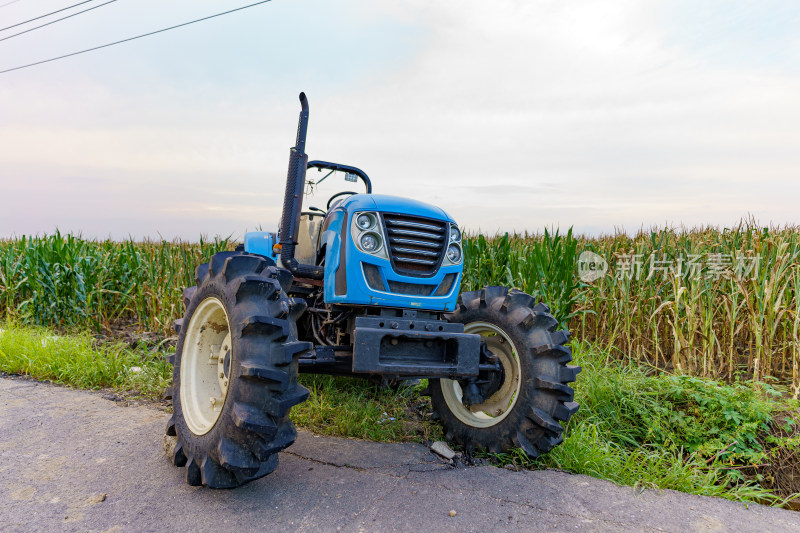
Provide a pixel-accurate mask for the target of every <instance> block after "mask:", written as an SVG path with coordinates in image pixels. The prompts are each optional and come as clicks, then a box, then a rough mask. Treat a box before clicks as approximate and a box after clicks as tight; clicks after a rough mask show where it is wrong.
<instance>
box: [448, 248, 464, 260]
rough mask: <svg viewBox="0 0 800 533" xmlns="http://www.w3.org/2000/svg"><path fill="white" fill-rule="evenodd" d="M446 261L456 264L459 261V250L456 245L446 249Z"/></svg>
mask: <svg viewBox="0 0 800 533" xmlns="http://www.w3.org/2000/svg"><path fill="white" fill-rule="evenodd" d="M447 259H448V260H449V261H450V262H451V263H458V262H459V261H461V248H460V247H459V246H458V245H457V244H451V245H450V247H449V248H447Z"/></svg>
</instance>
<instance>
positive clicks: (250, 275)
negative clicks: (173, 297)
mask: <svg viewBox="0 0 800 533" xmlns="http://www.w3.org/2000/svg"><path fill="white" fill-rule="evenodd" d="M195 277H196V282H197V286H196V287H190V288H188V289H186V290H185V291H184V293H183V302H184V305H185V306H186V314H185V316H184V318H183V319H181V320H177V321H176V322H175V329H176V331H178V334H179V336H178V346H177V350H176V353H175V356H174V360H173V361H172V362H173V364H174V370H173V374H172V379H173V388H172V406H173V415H172V418H170V420H169V423H168V425H167V437H166V438H170V437H173V445H172V446H169V447H168V452H167V453H168V454H169V455H170V459H172V462H173V463H174V464H175V465H176V466H179V467H183V466H185V467H186V482H187V483H189V484H190V485H207V486H208V487H212V488H233V487H237V486H239V485H242V484H244V483H247V482H248V481H252V480H254V479H257V478H260V477H262V476H265V475H267V474H269V473H270V472H272V471H273V470H275V468H276V467H277V465H278V455H277V454H278V452H279V451H280V450H282V449H284V448H286V447H287V446H289V445H290V444H292V443H293V442H294V440H295V438H296V436H297V431H296V430H295V428H294V425H293V424H292V422H291V420H290V419H289V410H290V409H291V408H292V406H294V405H296V404H298V403H300V402H302V401H304V400H305V399H306V398H307V397H308V390H307V389H305V388H304V387H302V386H301V385H298V384H297V364H298V363H297V359H298V357H299V355H300V354H301V353H302V352H304V351H306V350H308V349H309V348H310V347H311V345H310V344H309V343H306V342H298V341H297V328H296V325H295V322H296V319H297V316H298V315H299V314H300V313H302V312H303V311H304V310H305V302H303V301H302V300H294V299H292V298H289V297H287V296H286V292H285V289H286V288H287V287H288V284H289V283H291V274H289V273H288V272H286V271H284V270H282V269H278V268H276V267H275V266H274V263H273V262H272V261H270V260H268V259H266V258H264V257H261V256H257V255H251V254H247V253H243V252H222V253H218V254H215V255H214V256H213V257H212V258H211V261H210V262H209V263H205V264H202V265H200V266H199V267H198V268H197V272H196V276H195Z"/></svg>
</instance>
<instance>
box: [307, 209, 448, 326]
mask: <svg viewBox="0 0 800 533" xmlns="http://www.w3.org/2000/svg"><path fill="white" fill-rule="evenodd" d="M358 211H378V212H387V213H405V214H408V215H414V216H421V217H428V218H434V219H438V220H445V221H449V222H454V221H453V219H452V217H450V216H449V215H448V214H447V213H445V212H444V211H443V210H442V209H440V208H438V207H435V206H432V205H429V204H425V203H423V202H418V201H416V200H410V199H407V198H398V197H394V196H384V195H378V194H357V195H353V196H351V197H349V198H347V199H346V200H344V201H343V202H342V203H340V204H339V205H337V206H336V208H335V209H334V210H333V211H331V213H330V214H329V215H328V217H329V219H330V220H331V222H330V224H329V225H328V229H327V230H326V231H325V232H324V233H323V235H322V238H321V242H323V243H326V245H327V249H326V254H325V289H324V292H325V302H326V303H329V304H350V305H374V306H381V307H400V308H411V309H424V310H430V311H453V310H455V306H456V300H457V299H458V293H459V288H460V285H461V271H462V268H463V263H462V264H459V265H448V266H443V267H441V268H440V269H439V271H438V272H437V273H436V274H435V275H434V276H431V277H425V278H420V277H415V276H405V275H401V274H397V273H396V272H395V271H394V269H393V268H392V265H391V262H390V261H389V260H388V259H384V258H380V257H376V256H374V255H371V254H368V253H365V252H362V251H361V250H359V249H358V248H357V247H356V245H355V243H354V242H353V239H352V238H351V237H350V220H352V215H353V213H355V212H358ZM342 238H345V239H346V243H345V246H344V255H345V257H344V258H342V257H341V256H342V245H341V244H342V243H341V239H342ZM363 264H371V265H374V266H376V267H377V268H378V270H379V272H380V274H381V276H382V277H383V279H384V280H385V281H387V282H388V281H397V282H403V283H413V284H423V285H432V286H434V288H433V289H432V290H431V292H433V290H435V288H436V287H438V286H439V285H440V284H441V283H442V281H444V277H445V276H446V275H447V274H450V273H455V274H456V282H455V283H454V284H453V288H452V289H451V291H450V294H447V295H445V296H416V295H404V294H394V293H389V292H384V291H377V290H374V289H372V288H370V287H369V286H368V285H367V281H366V279H365V277H364V271H363V266H362V265H363ZM340 268H345V269H346V279H347V291H346V294H340V295H337V294H336V283H335V278H336V273H337V271H338V270H339V269H340Z"/></svg>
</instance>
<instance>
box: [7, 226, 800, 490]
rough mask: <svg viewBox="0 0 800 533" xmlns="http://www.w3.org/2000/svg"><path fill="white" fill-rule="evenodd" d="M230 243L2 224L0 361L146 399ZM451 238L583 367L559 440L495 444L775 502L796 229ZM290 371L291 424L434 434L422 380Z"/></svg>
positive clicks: (372, 435) (782, 463)
mask: <svg viewBox="0 0 800 533" xmlns="http://www.w3.org/2000/svg"><path fill="white" fill-rule="evenodd" d="M235 244H236V243H235V242H233V241H230V240H226V239H216V240H211V241H202V242H200V243H184V242H157V241H148V242H138V243H135V242H121V243H120V242H114V241H88V240H84V239H81V238H78V237H75V236H72V235H61V234H58V233H56V234H54V235H49V236H43V237H34V238H28V237H21V238H19V239H14V240H6V241H0V329H4V331H3V332H2V333H1V334H0V371H1V372H5V373H10V374H23V375H28V376H31V377H33V378H36V379H42V380H50V381H53V382H56V383H61V384H65V385H69V386H73V387H80V388H108V389H113V390H115V391H118V392H119V393H123V395H126V396H138V397H143V398H148V399H154V400H159V399H161V398H162V396H163V393H164V391H165V390H166V389H167V388H168V387H169V385H170V382H171V367H170V365H168V364H167V363H166V361H165V360H164V355H165V353H167V352H168V351H169V350H173V349H174V336H173V335H174V334H173V333H172V331H171V330H170V325H171V323H172V320H174V319H175V318H176V317H178V316H180V315H181V314H182V312H183V309H182V305H181V302H180V296H181V292H182V290H183V288H184V287H186V286H189V285H193V284H194V281H193V277H194V267H195V266H196V265H197V264H199V263H201V262H204V261H205V260H207V259H208V258H209V257H210V256H211V255H213V254H214V253H215V252H217V251H221V250H230V249H233V247H234V246H235ZM586 250H591V251H594V252H595V253H597V254H599V255H601V256H602V257H604V258H605V259H606V260H607V261H608V263H609V265H608V267H609V274H608V275H607V276H604V277H601V278H600V279H598V280H597V281H594V282H592V283H584V282H581V281H580V279H579V278H578V276H577V274H576V268H575V267H576V264H577V262H578V257H579V255H580V253H581V252H583V251H586ZM465 256H466V261H467V262H466V264H465V276H464V284H463V285H464V286H463V290H470V289H476V288H479V287H481V286H484V285H492V284H496V285H507V286H514V287H519V288H521V289H522V290H524V291H526V292H528V293H530V294H532V295H534V296H536V297H537V298H541V299H542V300H544V301H547V302H548V303H550V304H551V307H552V309H553V311H554V313H555V314H556V316H557V317H558V318H559V319H560V320H561V321H562V322H567V323H568V324H569V327H570V329H571V330H572V332H573V337H574V338H575V339H579V342H578V341H575V342H574V343H573V351H574V355H575V359H576V363H577V364H580V365H582V366H583V368H584V370H583V372H582V373H581V374H580V375H579V377H578V382H577V383H576V384H575V388H576V401H578V402H579V403H580V404H581V408H580V410H579V411H578V413H577V414H576V416H575V417H573V418H572V420H571V421H570V422H569V425H568V427H567V430H566V433H565V440H564V443H563V444H562V445H561V446H558V447H556V448H555V449H554V450H553V451H552V452H551V453H550V454H548V455H546V456H545V457H544V458H541V459H533V458H529V457H527V456H525V455H524V454H523V453H522V452H521V451H520V452H514V453H508V454H500V455H496V456H492V457H491V459H492V460H493V461H496V462H497V463H498V464H502V465H512V466H511V467H522V468H539V467H551V468H560V469H563V470H567V471H570V472H575V473H582V474H587V475H591V476H594V477H599V478H603V479H608V480H611V481H614V482H616V483H620V484H624V485H634V486H638V487H660V488H671V489H676V490H681V491H684V492H689V493H695V494H705V495H710V496H721V497H726V498H731V499H737V500H743V501H758V502H762V503H769V504H773V505H781V504H783V503H785V502H787V501H789V500H791V499H792V498H793V495H794V493H796V492H800V455H799V453H800V431H798V429H797V426H798V423H799V422H800V416H798V406H797V402H796V400H794V399H792V398H795V397H796V396H797V392H798V383H800V230H798V229H796V228H771V229H766V228H760V227H757V226H756V225H755V224H754V223H752V222H749V223H747V222H745V223H743V224H741V225H740V226H739V227H737V228H734V229H730V230H722V231H720V230H717V229H713V228H698V229H691V230H689V229H667V230H658V231H655V230H654V231H641V232H639V233H638V234H637V235H635V236H634V237H628V236H626V235H622V234H618V235H614V236H608V237H602V238H596V239H586V238H582V237H576V236H574V235H572V233H571V232H567V233H565V234H559V233H551V232H545V233H543V234H541V235H511V236H509V235H500V236H495V237H488V238H487V237H485V236H481V235H477V236H468V237H467V238H466V239H465ZM755 258H757V260H756V259H755ZM632 264H635V265H636V266H634V267H631V265H632ZM690 266H691V268H690ZM637 269H638V272H637ZM620 272H622V275H620ZM301 382H302V383H303V384H304V385H305V386H306V387H307V388H308V389H309V390H310V391H311V396H310V398H309V400H308V401H307V402H306V403H304V404H301V405H300V406H298V407H296V408H295V409H294V410H293V411H292V418H293V420H295V422H296V423H297V425H298V426H302V427H305V428H307V429H311V430H313V431H315V432H318V433H323V434H327V435H334V436H342V437H351V438H363V439H370V440H377V441H430V440H435V439H439V438H441V437H442V434H441V429H440V427H439V426H438V424H437V423H436V422H435V421H433V420H431V419H430V403H429V401H428V399H427V398H424V397H422V396H420V391H421V390H422V388H423V386H424V383H423V384H422V385H420V386H416V387H410V388H402V387H401V388H399V389H388V388H380V387H377V386H375V385H374V384H372V383H369V382H367V381H365V380H355V379H344V378H334V377H329V376H310V375H304V376H301Z"/></svg>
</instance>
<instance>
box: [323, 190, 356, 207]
mask: <svg viewBox="0 0 800 533" xmlns="http://www.w3.org/2000/svg"><path fill="white" fill-rule="evenodd" d="M345 194H351V195H352V194H358V193H357V192H353V191H342V192H337V193H336V194H334V195H333V196H331V197H330V198H329V199H328V205H327V206H326V207H327V208H328V211H330V210H331V204H332V203H333V201H334V200H335V199H337V198H338V197H340V196H344V195H345Z"/></svg>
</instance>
